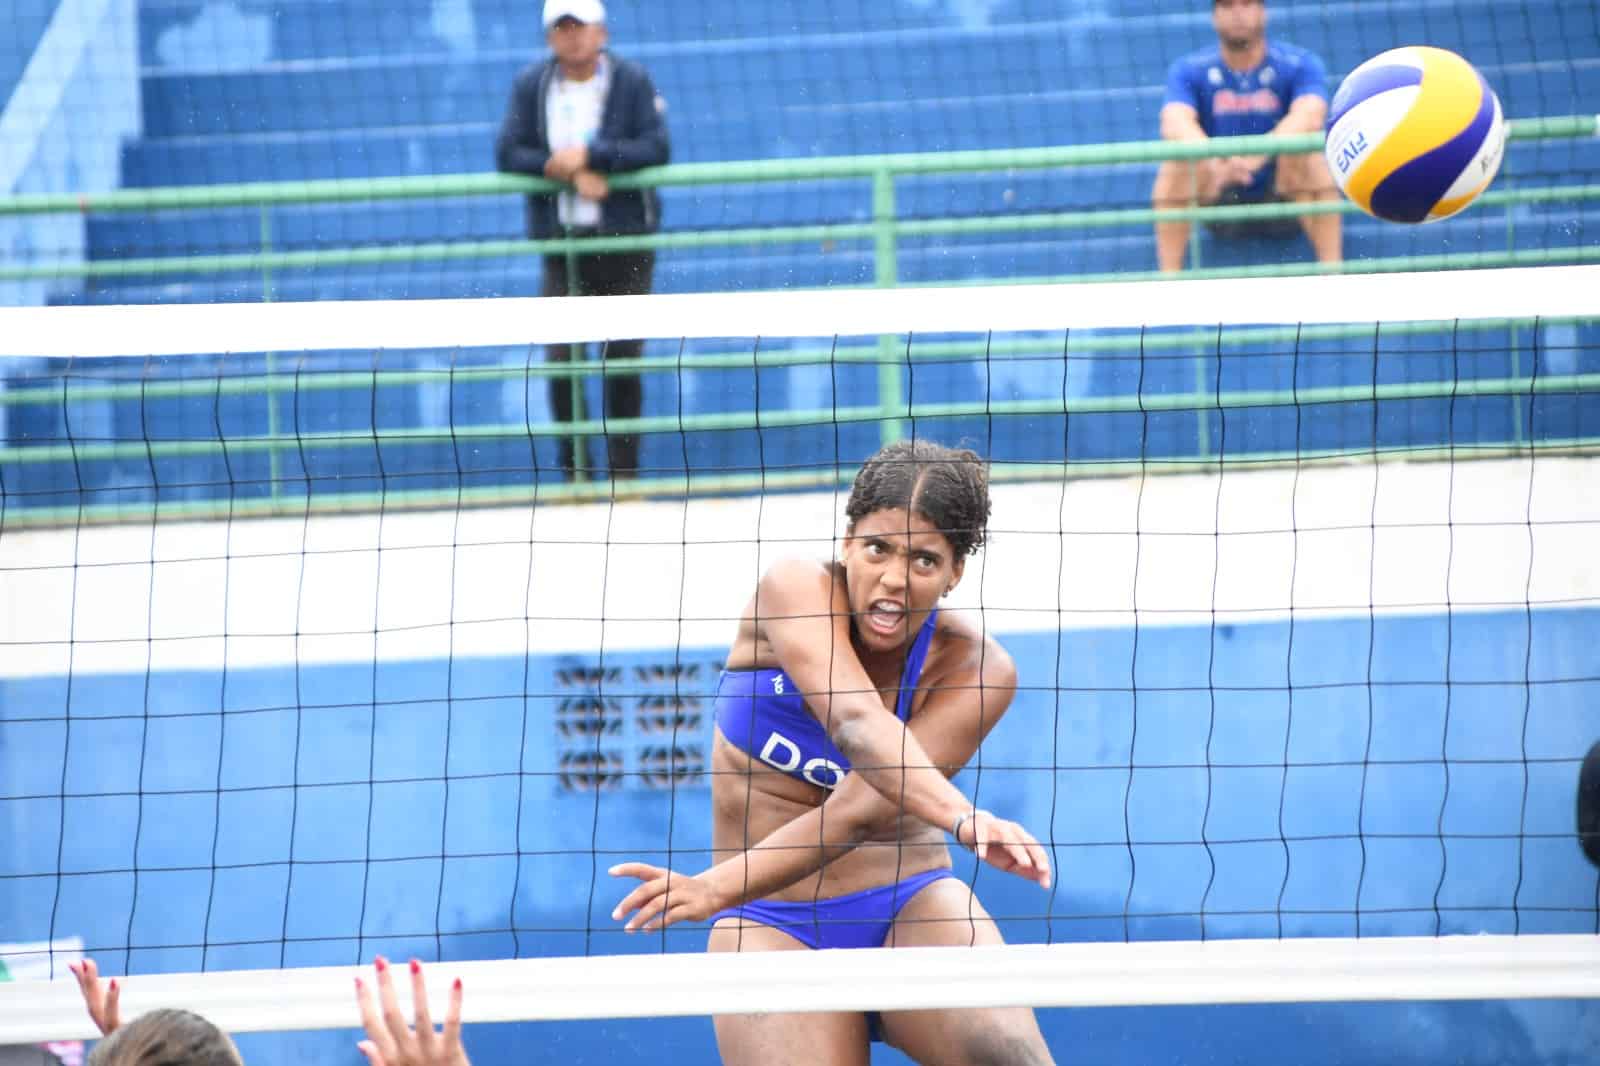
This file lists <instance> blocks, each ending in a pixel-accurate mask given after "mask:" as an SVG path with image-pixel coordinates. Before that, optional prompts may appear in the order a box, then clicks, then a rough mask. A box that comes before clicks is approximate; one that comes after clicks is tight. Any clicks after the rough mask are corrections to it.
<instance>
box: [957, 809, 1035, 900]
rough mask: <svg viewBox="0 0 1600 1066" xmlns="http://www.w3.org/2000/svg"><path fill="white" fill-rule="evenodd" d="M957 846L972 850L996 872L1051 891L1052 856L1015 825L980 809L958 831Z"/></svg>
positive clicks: (965, 819)
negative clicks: (1019, 878) (1013, 876)
mask: <svg viewBox="0 0 1600 1066" xmlns="http://www.w3.org/2000/svg"><path fill="white" fill-rule="evenodd" d="M955 836H956V843H958V844H960V845H961V846H963V847H967V848H971V849H972V850H973V852H974V853H976V854H977V856H978V858H979V859H980V860H982V861H983V862H986V863H988V864H989V865H990V866H993V867H994V868H995V869H997V870H1004V871H1005V872H1006V873H1009V874H1016V875H1017V876H1018V877H1025V878H1027V879H1028V880H1029V881H1034V882H1036V883H1037V884H1038V885H1039V887H1041V888H1049V887H1050V856H1049V855H1047V854H1046V853H1045V850H1044V847H1043V846H1042V845H1041V844H1040V843H1039V842H1038V841H1037V840H1035V839H1034V838H1033V835H1032V834H1031V833H1029V832H1028V831H1027V830H1026V829H1024V828H1022V826H1020V825H1018V824H1017V823H1016V822H1008V821H1006V820H1005V819H1004V818H996V817H995V816H994V815H992V814H990V813H989V812H988V811H986V810H982V809H981V808H980V809H978V810H975V811H973V812H972V815H971V816H970V817H967V818H963V819H962V820H961V822H960V824H959V825H958V826H957V827H956V834H955Z"/></svg>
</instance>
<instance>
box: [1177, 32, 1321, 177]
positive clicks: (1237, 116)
mask: <svg viewBox="0 0 1600 1066" xmlns="http://www.w3.org/2000/svg"><path fill="white" fill-rule="evenodd" d="M1302 96H1316V97H1319V98H1321V99H1322V100H1324V101H1326V100H1327V99H1328V72H1327V69H1326V68H1325V67H1324V66H1323V65H1322V60H1321V59H1319V58H1317V55H1316V53H1315V52H1308V51H1307V50H1306V49H1304V48H1297V47H1295V46H1294V45H1292V44H1283V43H1280V42H1268V44H1267V54H1266V55H1265V56H1264V57H1262V60H1261V65H1260V66H1258V67H1256V68H1255V69H1253V70H1247V71H1244V72H1242V73H1241V72H1240V71H1236V70H1231V69H1229V67H1228V65H1227V64H1226V63H1224V62H1223V61H1222V51H1221V49H1220V48H1217V47H1212V48H1202V49H1200V50H1199V51H1197V52H1190V53H1189V54H1188V55H1186V56H1184V57H1183V58H1182V59H1179V60H1178V61H1177V62H1176V63H1173V64H1172V66H1171V68H1169V69H1168V71H1167V95H1166V99H1165V100H1164V101H1163V102H1162V106H1165V105H1166V104H1174V103H1176V104H1188V105H1189V106H1190V107H1192V108H1194V110H1195V113H1196V114H1198V115H1199V116H1200V128H1201V129H1203V130H1205V131H1206V136H1208V137H1251V136H1256V135H1258V134H1262V133H1271V132H1272V128H1273V127H1274V126H1276V125H1277V124H1278V123H1279V122H1281V121H1282V120H1283V116H1284V115H1286V114H1288V113H1289V105H1290V104H1292V103H1294V102H1295V101H1296V100H1298V99H1299V98H1300V97H1302ZM1272 169H1273V168H1272V166H1271V165H1270V164H1269V165H1268V166H1265V167H1262V168H1261V170H1260V171H1259V172H1257V174H1256V181H1255V184H1254V185H1252V186H1251V188H1250V190H1249V192H1250V193H1252V194H1256V193H1261V192H1264V191H1265V189H1266V187H1267V186H1268V185H1269V184H1270V182H1271V180H1272Z"/></svg>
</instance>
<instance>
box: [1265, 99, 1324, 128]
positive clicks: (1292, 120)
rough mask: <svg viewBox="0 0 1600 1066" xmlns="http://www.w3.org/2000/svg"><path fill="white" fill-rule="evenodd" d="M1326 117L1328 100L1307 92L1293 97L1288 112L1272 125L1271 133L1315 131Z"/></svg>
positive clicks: (1320, 126)
mask: <svg viewBox="0 0 1600 1066" xmlns="http://www.w3.org/2000/svg"><path fill="white" fill-rule="evenodd" d="M1327 118H1328V101H1326V100H1324V99H1323V98H1322V97H1320V96H1316V95H1311V94H1307V95H1304V96H1297V97H1295V100H1294V103H1292V104H1290V105H1289V113H1288V114H1286V115H1284V116H1283V119H1282V120H1281V121H1280V122H1279V123H1278V124H1277V125H1276V126H1274V127H1272V132H1273V133H1316V132H1317V131H1319V130H1321V129H1322V124H1323V122H1325V121H1326V120H1327Z"/></svg>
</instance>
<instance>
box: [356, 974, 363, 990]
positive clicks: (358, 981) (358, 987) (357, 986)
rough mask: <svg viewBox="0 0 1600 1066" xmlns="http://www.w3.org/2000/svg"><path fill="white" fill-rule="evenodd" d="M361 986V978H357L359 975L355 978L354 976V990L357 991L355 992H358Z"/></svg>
mask: <svg viewBox="0 0 1600 1066" xmlns="http://www.w3.org/2000/svg"><path fill="white" fill-rule="evenodd" d="M361 988H362V985H361V978H359V977H357V978H356V991H357V992H359V991H361Z"/></svg>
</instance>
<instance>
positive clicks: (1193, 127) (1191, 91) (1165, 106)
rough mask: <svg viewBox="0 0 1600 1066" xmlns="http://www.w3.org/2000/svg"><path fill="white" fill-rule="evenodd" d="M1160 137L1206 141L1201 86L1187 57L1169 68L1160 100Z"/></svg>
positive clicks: (1170, 139)
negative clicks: (1164, 89)
mask: <svg viewBox="0 0 1600 1066" xmlns="http://www.w3.org/2000/svg"><path fill="white" fill-rule="evenodd" d="M1161 139H1162V140H1164V141H1203V140H1205V139H1206V131H1205V127H1203V126H1201V125H1200V86H1198V85H1196V84H1195V72H1194V71H1193V70H1192V69H1191V68H1190V66H1189V64H1188V63H1187V62H1185V61H1184V60H1181V59H1180V60H1178V61H1177V62H1176V63H1174V64H1172V66H1170V67H1168V68H1167V92H1166V96H1165V97H1163V99H1162V103H1161Z"/></svg>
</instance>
